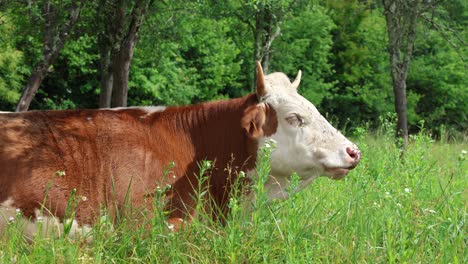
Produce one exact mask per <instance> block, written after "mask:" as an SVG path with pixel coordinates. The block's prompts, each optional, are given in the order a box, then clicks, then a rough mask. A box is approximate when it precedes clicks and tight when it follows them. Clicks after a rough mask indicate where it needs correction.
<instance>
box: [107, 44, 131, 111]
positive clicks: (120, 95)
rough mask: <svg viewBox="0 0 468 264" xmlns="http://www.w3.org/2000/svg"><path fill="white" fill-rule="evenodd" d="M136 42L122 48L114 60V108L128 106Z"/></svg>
mask: <svg viewBox="0 0 468 264" xmlns="http://www.w3.org/2000/svg"><path fill="white" fill-rule="evenodd" d="M134 44H135V43H134V42H133V41H129V42H128V43H125V44H124V45H122V47H121V48H120V50H119V52H118V53H117V54H115V56H114V57H113V59H112V72H113V76H114V84H113V86H114V87H113V91H112V107H120V106H123V107H125V106H127V97H128V75H129V72H130V64H131V61H132V57H133V48H134Z"/></svg>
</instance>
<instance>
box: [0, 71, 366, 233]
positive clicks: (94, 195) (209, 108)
mask: <svg viewBox="0 0 468 264" xmlns="http://www.w3.org/2000/svg"><path fill="white" fill-rule="evenodd" d="M300 78H301V72H300V71H299V73H298V76H297V78H296V79H295V80H294V82H292V83H291V82H290V80H289V79H288V78H287V76H286V75H285V74H283V73H272V74H269V75H267V76H264V75H263V72H262V69H261V66H260V64H259V63H257V87H256V93H254V94H249V95H247V96H244V97H241V98H237V99H231V100H222V101H215V102H208V103H202V104H197V105H190V106H181V107H167V108H164V107H153V108H152V107H143V108H118V109H101V110H65V111H31V112H24V113H0V231H1V229H2V227H5V225H6V224H7V222H8V221H9V218H12V217H14V216H15V215H16V213H17V212H18V211H19V212H20V213H21V215H22V216H23V219H28V221H26V220H24V221H26V224H25V228H26V232H27V233H28V232H29V231H31V232H33V231H32V229H33V226H34V225H33V223H34V222H35V221H36V220H37V219H47V221H51V223H55V224H57V225H60V224H59V223H60V222H62V221H63V219H64V218H65V217H66V210H67V203H68V202H69V200H70V198H71V195H72V193H74V194H73V195H74V197H75V198H76V197H78V198H79V199H78V202H79V204H78V205H77V206H76V212H75V214H74V219H72V221H73V222H72V223H73V228H75V227H76V228H80V227H83V226H85V227H89V226H90V225H91V224H92V223H93V222H95V221H96V218H97V217H98V215H99V212H100V209H101V208H102V207H107V208H108V209H109V210H110V211H112V210H113V211H115V210H117V209H121V208H119V207H120V206H123V205H124V204H125V199H126V197H127V196H128V197H130V200H131V203H132V205H134V206H136V207H143V208H145V207H147V208H150V207H151V204H152V203H151V199H152V198H151V194H153V193H154V192H155V190H156V189H157V188H161V187H164V186H167V184H169V185H170V186H171V187H170V189H169V190H167V193H166V199H167V205H168V208H167V209H169V210H170V212H171V213H170V217H171V219H179V218H185V217H186V216H188V215H190V214H192V213H193V208H194V199H193V196H194V192H195V190H194V189H196V187H197V186H198V182H197V179H198V178H197V177H196V175H197V174H198V172H199V166H198V164H199V162H200V161H202V160H212V161H214V164H215V166H214V168H213V169H212V170H211V171H210V173H209V174H208V175H209V176H208V177H209V179H208V184H209V190H210V194H211V196H212V198H213V199H214V201H215V203H216V204H217V205H218V206H219V207H220V208H226V204H227V201H228V197H229V190H230V189H231V187H232V186H231V185H232V182H233V181H234V178H235V177H236V175H238V172H239V171H240V170H242V171H246V172H247V175H249V176H250V177H255V172H254V171H255V170H254V167H255V162H256V158H257V152H258V149H259V147H260V146H262V145H264V144H266V142H267V141H268V140H274V141H276V148H275V149H274V150H273V152H272V155H271V176H270V178H269V179H268V181H267V183H266V185H267V186H266V189H267V190H268V196H269V197H270V198H286V197H287V194H286V192H285V188H286V187H287V185H288V179H289V177H290V175H291V173H293V172H297V174H298V175H299V176H300V180H301V181H300V186H301V187H304V186H306V185H307V184H309V183H310V182H311V181H312V180H313V179H314V178H316V177H317V176H320V175H327V176H329V177H331V178H334V179H337V178H341V177H343V176H344V175H346V174H347V173H348V171H349V170H350V169H352V168H354V167H355V166H356V165H357V164H358V162H359V160H360V158H361V154H360V152H359V150H358V149H357V147H356V146H355V145H354V144H353V143H351V142H350V141H349V140H347V139H346V138H345V137H344V136H343V135H342V134H341V133H340V132H338V131H337V130H336V129H335V128H333V127H332V126H331V125H330V124H329V123H328V122H327V121H326V120H325V118H324V117H323V116H321V115H320V113H319V112H318V111H317V109H316V108H315V107H314V106H313V105H312V104H311V103H310V102H309V101H307V100H306V99H305V98H304V97H302V96H301V95H299V94H298V93H297V87H298V86H299V82H300ZM172 162H174V163H175V167H174V168H172V169H171V173H170V174H166V175H165V176H163V174H164V170H165V169H167V167H168V166H169V164H171V163H172ZM227 167H229V168H230V170H226V168H227ZM128 197H127V198H128ZM51 219H52V220H51ZM54 219H55V220H54ZM57 219H60V220H59V221H57Z"/></svg>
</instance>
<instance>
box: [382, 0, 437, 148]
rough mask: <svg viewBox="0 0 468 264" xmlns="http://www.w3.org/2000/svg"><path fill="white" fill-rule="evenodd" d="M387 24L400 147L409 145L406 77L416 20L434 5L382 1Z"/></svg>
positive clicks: (426, 1) (405, 0)
mask: <svg viewBox="0 0 468 264" xmlns="http://www.w3.org/2000/svg"><path fill="white" fill-rule="evenodd" d="M382 1H383V6H384V15H385V19H386V23H387V33H388V42H389V43H388V51H389V55H390V67H391V76H392V81H393V92H394V96H395V112H396V114H397V128H396V136H397V138H399V139H401V147H402V149H403V150H404V149H406V146H407V145H408V121H407V113H406V109H407V106H406V104H407V102H406V79H407V77H408V69H409V64H410V61H411V57H412V55H413V50H414V41H415V38H416V29H417V20H418V18H419V17H420V16H421V15H422V14H423V13H424V12H426V11H427V10H428V9H430V8H433V7H434V6H435V5H437V3H438V1H431V0H382Z"/></svg>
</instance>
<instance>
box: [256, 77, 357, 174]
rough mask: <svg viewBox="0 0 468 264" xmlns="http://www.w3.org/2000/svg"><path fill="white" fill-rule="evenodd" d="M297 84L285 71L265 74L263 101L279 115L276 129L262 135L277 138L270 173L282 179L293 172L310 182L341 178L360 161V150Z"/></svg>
mask: <svg viewBox="0 0 468 264" xmlns="http://www.w3.org/2000/svg"><path fill="white" fill-rule="evenodd" d="M298 77H299V78H300V76H298ZM295 83H296V82H295ZM297 85H298V82H297V84H296V85H292V84H291V82H290V81H289V79H288V78H287V76H286V75H284V74H282V73H273V74H270V75H268V76H265V89H266V95H265V96H264V97H263V98H262V100H261V102H262V103H266V104H269V105H270V106H272V108H273V109H274V110H275V111H276V115H277V118H278V127H277V130H276V133H274V134H273V135H271V136H269V137H263V138H261V139H260V142H261V144H264V143H265V142H266V141H268V140H270V139H273V140H274V141H276V148H275V150H274V151H273V152H272V155H271V174H272V176H273V177H276V179H277V180H279V181H281V179H279V178H281V177H288V178H289V177H290V175H291V173H293V172H296V173H297V174H298V175H299V177H300V178H301V179H302V180H304V181H307V182H308V181H310V180H312V179H313V178H315V177H317V176H321V175H326V176H329V177H330V178H333V179H340V178H342V177H344V176H345V175H346V174H347V173H348V171H349V170H350V169H352V168H354V167H355V166H356V165H357V164H358V163H359V160H360V158H361V153H360V152H359V150H358V149H357V147H356V145H355V144H353V143H352V142H350V141H349V140H348V139H347V138H345V137H344V136H343V135H342V134H341V133H340V132H339V131H338V130H336V129H335V128H334V127H333V126H332V125H330V123H328V121H327V120H326V119H325V118H324V117H323V116H322V115H321V114H320V113H319V112H318V110H317V109H316V108H315V106H314V105H313V104H312V103H311V102H309V101H307V100H306V99H305V98H304V97H302V96H301V95H299V94H298V93H297V91H296V88H295V87H294V86H297Z"/></svg>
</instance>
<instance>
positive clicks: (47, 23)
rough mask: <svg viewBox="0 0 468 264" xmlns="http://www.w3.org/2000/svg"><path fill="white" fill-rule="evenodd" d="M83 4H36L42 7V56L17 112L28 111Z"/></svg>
mask: <svg viewBox="0 0 468 264" xmlns="http://www.w3.org/2000/svg"><path fill="white" fill-rule="evenodd" d="M83 2H84V1H60V2H59V3H56V2H54V1H52V0H50V1H45V2H44V3H42V1H40V2H36V4H37V5H38V6H41V5H42V6H43V8H42V10H41V11H42V12H41V15H40V16H41V17H43V18H44V36H43V42H42V43H43V45H42V55H41V58H40V59H39V62H38V64H37V65H36V67H35V68H34V69H33V71H32V72H31V75H30V76H29V78H28V80H27V83H26V86H25V87H24V89H23V93H22V95H21V98H20V100H19V102H18V105H17V106H16V111H17V112H21V111H27V110H28V108H29V105H30V104H31V101H32V99H33V98H34V94H35V93H36V91H37V89H38V88H39V86H40V84H41V83H42V81H43V80H44V78H45V76H46V75H47V71H48V70H49V68H50V66H51V65H52V64H53V63H54V61H55V59H56V58H57V56H58V54H59V52H60V50H61V49H62V48H63V45H64V44H65V41H66V40H67V39H68V36H69V34H70V32H71V30H72V28H73V26H74V25H75V24H76V22H77V21H78V18H79V16H80V12H81V9H82V7H83Z"/></svg>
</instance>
